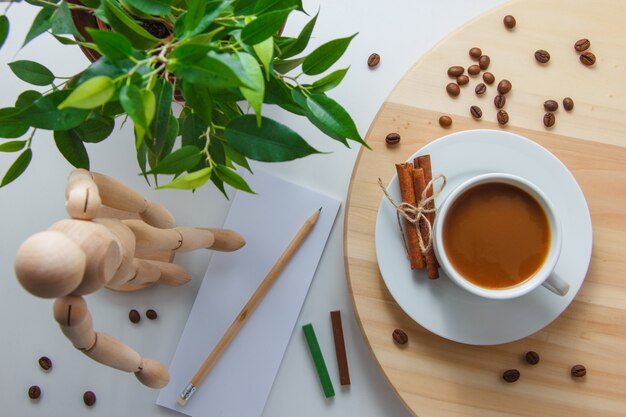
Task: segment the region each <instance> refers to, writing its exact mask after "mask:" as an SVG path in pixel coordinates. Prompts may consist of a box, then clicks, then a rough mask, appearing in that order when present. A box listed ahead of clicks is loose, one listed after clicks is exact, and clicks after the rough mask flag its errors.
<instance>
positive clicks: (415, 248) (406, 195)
mask: <svg viewBox="0 0 626 417" xmlns="http://www.w3.org/2000/svg"><path fill="white" fill-rule="evenodd" d="M412 170H413V167H412V166H411V164H409V163H404V164H396V172H397V173H398V183H399V184H400V194H401V195H402V201H403V202H405V203H408V204H411V205H412V206H416V205H417V200H416V198H415V188H414V187H413V175H412V174H411V171H412ZM404 224H405V226H406V244H407V250H408V252H409V253H408V255H409V261H410V264H411V269H416V268H419V269H421V268H424V259H423V258H422V251H421V250H420V246H419V240H418V238H417V232H418V228H417V225H414V224H412V223H411V222H409V221H407V220H405V223H404Z"/></svg>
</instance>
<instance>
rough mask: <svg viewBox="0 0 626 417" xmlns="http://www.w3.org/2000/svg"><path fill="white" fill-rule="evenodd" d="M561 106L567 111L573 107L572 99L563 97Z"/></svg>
mask: <svg viewBox="0 0 626 417" xmlns="http://www.w3.org/2000/svg"><path fill="white" fill-rule="evenodd" d="M563 108H564V109H565V110H567V111H570V110H572V109H573V108H574V100H572V98H571V97H565V98H564V99H563Z"/></svg>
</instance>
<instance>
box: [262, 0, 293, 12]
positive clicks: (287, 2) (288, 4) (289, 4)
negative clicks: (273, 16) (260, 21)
mask: <svg viewBox="0 0 626 417" xmlns="http://www.w3.org/2000/svg"><path fill="white" fill-rule="evenodd" d="M298 7H302V1H300V0H259V1H257V2H256V5H255V6H254V14H256V15H261V14H263V13H267V12H272V11H275V10H281V9H295V8H298Z"/></svg>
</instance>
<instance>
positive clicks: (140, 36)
mask: <svg viewBox="0 0 626 417" xmlns="http://www.w3.org/2000/svg"><path fill="white" fill-rule="evenodd" d="M96 15H97V16H98V17H100V18H101V19H103V20H105V21H106V22H107V23H108V24H109V26H111V27H112V28H113V30H114V31H116V32H119V33H120V34H122V35H123V36H125V37H126V38H127V39H128V40H129V41H130V43H131V44H132V45H133V47H135V48H137V49H148V48H150V47H151V46H153V45H154V44H156V43H158V42H159V41H160V40H159V39H158V38H156V37H154V36H152V35H151V34H150V33H149V32H148V31H146V30H145V29H144V28H143V27H141V25H139V23H137V22H136V21H135V19H133V18H132V17H130V16H129V15H128V14H126V12H124V10H123V9H122V8H121V7H120V5H119V4H118V3H117V2H115V1H114V0H102V4H101V6H100V7H99V8H98V11H97V12H96Z"/></svg>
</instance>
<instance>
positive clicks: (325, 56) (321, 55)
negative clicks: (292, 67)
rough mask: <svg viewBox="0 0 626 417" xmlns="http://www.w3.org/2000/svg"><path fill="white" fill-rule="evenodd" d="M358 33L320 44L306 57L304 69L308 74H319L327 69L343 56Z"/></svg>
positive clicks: (303, 64)
mask: <svg viewBox="0 0 626 417" xmlns="http://www.w3.org/2000/svg"><path fill="white" fill-rule="evenodd" d="M356 35H357V34H356V33H355V34H354V35H352V36H348V37H347V38H340V39H334V40H332V41H330V42H327V43H325V44H323V45H321V46H319V47H318V48H317V49H315V50H314V51H313V52H311V53H310V54H309V56H307V57H306V58H305V59H304V62H303V63H302V71H303V72H304V73H305V74H307V75H317V74H321V73H322V72H324V71H326V70H327V69H328V68H330V67H331V66H332V65H333V64H334V63H335V62H337V60H338V59H339V58H341V56H342V55H343V53H344V52H345V51H346V49H347V48H348V45H350V42H351V41H352V39H353V38H354V37H355V36H356Z"/></svg>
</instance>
